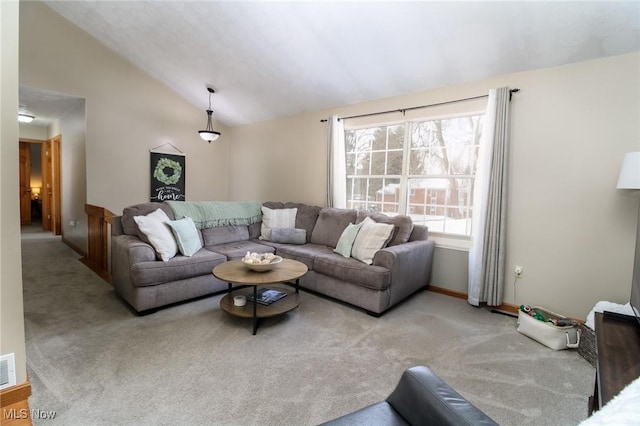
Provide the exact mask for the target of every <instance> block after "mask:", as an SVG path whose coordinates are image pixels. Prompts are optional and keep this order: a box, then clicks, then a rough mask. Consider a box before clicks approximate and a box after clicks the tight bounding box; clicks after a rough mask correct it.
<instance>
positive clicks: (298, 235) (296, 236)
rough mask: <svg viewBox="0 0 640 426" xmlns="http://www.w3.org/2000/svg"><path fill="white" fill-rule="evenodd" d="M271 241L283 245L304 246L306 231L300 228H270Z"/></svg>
mask: <svg viewBox="0 0 640 426" xmlns="http://www.w3.org/2000/svg"><path fill="white" fill-rule="evenodd" d="M271 241H273V242H274V243H284V244H304V243H306V242H307V231H306V229H300V228H271Z"/></svg>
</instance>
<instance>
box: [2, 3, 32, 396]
mask: <svg viewBox="0 0 640 426" xmlns="http://www.w3.org/2000/svg"><path fill="white" fill-rule="evenodd" d="M18 13H19V3H18V2H17V1H2V2H0V43H1V44H2V49H1V50H0V52H1V55H2V56H1V57H0V63H2V67H0V93H1V94H2V96H0V105H1V107H0V111H1V113H0V114H1V115H0V120H1V125H0V141H1V142H0V153H1V154H0V182H2V186H0V234H2V238H1V239H0V354H2V355H6V354H10V353H14V354H15V358H16V383H17V384H20V383H23V382H25V381H26V380H27V369H26V351H25V343H24V342H25V339H24V314H23V305H22V259H21V257H20V250H19V249H18V250H16V247H20V207H19V203H18V192H17V188H18V185H19V182H18V136H19V133H18V122H17V120H16V117H17V116H18Z"/></svg>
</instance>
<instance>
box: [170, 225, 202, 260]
mask: <svg viewBox="0 0 640 426" xmlns="http://www.w3.org/2000/svg"><path fill="white" fill-rule="evenodd" d="M167 225H169V227H170V228H171V231H173V236H174V237H175V238H176V243H177V244H178V250H180V253H182V255H183V256H193V255H194V254H195V253H196V252H197V251H198V250H200V249H201V248H202V242H201V241H200V235H198V230H197V229H196V225H195V223H193V219H191V218H190V217H185V218H182V219H178V220H170V221H169V222H167Z"/></svg>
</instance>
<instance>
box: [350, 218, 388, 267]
mask: <svg viewBox="0 0 640 426" xmlns="http://www.w3.org/2000/svg"><path fill="white" fill-rule="evenodd" d="M361 223H362V226H361V227H360V231H358V235H357V236H356V239H355V241H354V242H353V247H352V248H351V257H353V258H354V259H358V260H359V261H361V262H364V263H366V264H367V265H371V264H372V263H373V256H374V255H375V254H376V252H377V251H378V250H380V249H381V248H383V247H385V246H386V245H387V243H388V242H389V240H390V239H391V234H392V233H393V225H390V224H387V223H377V222H375V221H374V220H373V219H371V218H370V217H367V218H365V219H364V220H363V221H362V222H361Z"/></svg>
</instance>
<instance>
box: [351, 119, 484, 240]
mask: <svg viewBox="0 0 640 426" xmlns="http://www.w3.org/2000/svg"><path fill="white" fill-rule="evenodd" d="M484 114H485V111H483V110H480V111H478V110H475V111H466V112H464V113H460V114H446V115H437V116H421V117H417V118H411V119H408V118H407V119H404V120H394V121H384V122H373V123H367V124H363V125H357V126H349V125H347V124H345V128H344V131H345V134H346V132H347V131H351V130H360V129H368V128H374V127H388V126H397V125H401V124H404V126H405V128H404V145H403V162H402V173H401V175H400V176H399V179H400V193H399V200H398V204H399V206H398V212H399V213H398V214H409V213H408V211H409V208H410V206H409V202H408V199H407V197H409V188H408V185H409V180H410V179H412V178H414V179H416V178H417V179H419V178H422V177H424V176H425V175H409V173H408V172H409V161H410V151H411V128H412V126H413V124H414V123H420V122H424V121H434V120H446V119H454V118H462V117H469V116H475V115H484ZM387 138H388V136H387ZM345 140H346V137H345ZM387 148H388V146H387ZM385 161H386V160H385ZM385 164H386V163H385ZM369 166H370V167H371V161H370V163H369ZM385 170H386V167H385ZM369 171H370V170H369ZM476 174H477V168H476ZM451 176H452V175H428V177H429V178H437V177H446V178H450V177H451ZM453 176H455V178H460V179H465V178H470V179H473V182H475V176H476V175H475V174H474V175H453ZM350 178H351V179H353V178H369V179H384V178H388V179H398V176H397V175H347V179H350ZM346 184H347V182H345V185H346ZM367 184H368V183H367ZM367 192H368V191H367ZM347 194H351V192H350V190H349V188H348V189H347ZM465 207H466V208H473V202H472V200H468V203H467V205H466V206H465ZM472 235H473V231H472V233H471V235H460V234H450V233H445V232H437V231H431V230H430V231H429V236H430V238H432V239H433V240H434V241H435V242H436V246H437V247H441V248H447V249H452V250H461V251H468V250H469V249H470V247H471V236H472Z"/></svg>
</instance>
